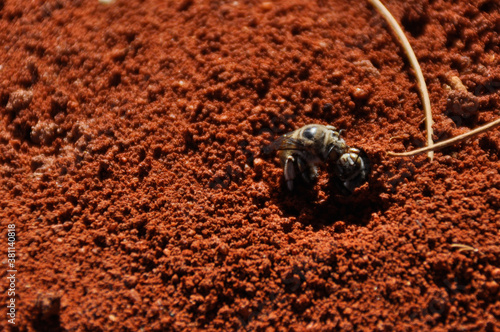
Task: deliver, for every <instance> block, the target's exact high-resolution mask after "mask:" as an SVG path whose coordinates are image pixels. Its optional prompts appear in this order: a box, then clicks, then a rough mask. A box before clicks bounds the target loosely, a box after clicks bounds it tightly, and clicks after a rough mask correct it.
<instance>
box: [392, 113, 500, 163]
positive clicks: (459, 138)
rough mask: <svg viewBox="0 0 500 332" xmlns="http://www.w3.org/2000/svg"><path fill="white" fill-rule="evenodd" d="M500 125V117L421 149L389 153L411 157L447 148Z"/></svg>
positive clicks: (394, 155) (395, 155)
mask: <svg viewBox="0 0 500 332" xmlns="http://www.w3.org/2000/svg"><path fill="white" fill-rule="evenodd" d="M499 125H500V118H498V119H496V120H494V121H491V122H489V123H487V124H485V125H483V126H481V127H478V128H476V129H474V130H471V131H469V132H468V133H465V134H462V135H458V136H455V137H452V138H450V139H447V140H445V141H442V142H439V143H436V144H434V145H432V146H426V147H425V148H421V149H417V150H413V151H408V152H400V153H398V152H388V153H387V155H389V156H393V157H409V156H415V155H417V154H420V153H424V152H427V151H430V150H432V151H435V150H439V149H442V148H445V147H447V146H450V145H453V144H455V143H458V142H460V141H464V140H466V139H468V138H470V137H472V136H475V135H478V134H480V133H482V132H484V131H487V130H489V129H492V128H495V127H497V126H499Z"/></svg>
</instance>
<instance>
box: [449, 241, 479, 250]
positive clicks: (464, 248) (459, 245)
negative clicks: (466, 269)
mask: <svg viewBox="0 0 500 332" xmlns="http://www.w3.org/2000/svg"><path fill="white" fill-rule="evenodd" d="M451 247H452V248H454V249H455V248H456V249H458V252H462V251H473V252H479V249H477V248H474V247H471V246H468V245H466V244H460V243H453V244H452V245H451Z"/></svg>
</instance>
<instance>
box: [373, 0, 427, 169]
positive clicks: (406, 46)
mask: <svg viewBox="0 0 500 332" xmlns="http://www.w3.org/2000/svg"><path fill="white" fill-rule="evenodd" d="M368 1H369V2H370V3H371V4H372V5H373V7H375V9H376V10H377V11H378V12H379V13H380V14H381V15H382V16H383V17H384V19H385V20H386V21H387V23H388V24H389V26H390V27H391V28H392V30H393V31H394V33H395V34H396V36H397V38H398V40H399V42H400V43H401V47H402V48H403V50H404V51H405V53H406V55H407V56H408V60H409V61H410V65H411V66H412V68H413V70H414V71H415V75H416V76H417V83H418V88H419V90H420V96H421V98H422V105H423V107H424V114H425V127H426V130H427V147H428V148H429V150H427V151H428V153H427V156H428V157H429V159H430V160H431V161H432V159H433V157H434V150H433V149H432V146H433V145H434V142H433V140H432V134H433V130H432V124H433V121H432V112H431V101H430V99H429V93H428V91H427V85H426V84H425V79H424V75H423V74H422V69H420V65H419V64H418V60H417V57H416V56H415V53H414V52H413V49H412V48H411V45H410V43H409V42H408V39H407V38H406V36H405V34H404V32H403V30H402V29H401V27H400V26H399V24H398V22H397V21H396V19H394V17H393V16H392V14H391V13H390V12H389V10H387V8H386V7H385V6H384V5H383V4H382V3H381V2H380V1H379V0H368Z"/></svg>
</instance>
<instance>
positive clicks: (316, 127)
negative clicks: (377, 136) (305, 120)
mask: <svg viewBox="0 0 500 332" xmlns="http://www.w3.org/2000/svg"><path fill="white" fill-rule="evenodd" d="M342 132H343V130H340V131H337V129H336V128H335V127H333V126H323V125H320V124H310V125H306V126H304V127H302V128H299V129H297V130H295V131H292V132H290V133H287V134H285V135H283V136H280V137H279V138H278V139H276V140H275V141H274V142H273V143H271V145H269V146H268V147H266V151H273V150H277V151H279V152H278V153H279V158H280V162H281V166H282V167H283V174H284V178H285V182H286V185H287V187H288V189H289V190H290V191H291V190H293V187H294V182H295V180H296V179H297V178H298V177H299V176H301V177H302V179H303V180H304V181H305V182H306V183H308V184H310V183H313V182H314V181H316V179H317V178H318V167H319V166H322V165H325V164H331V165H333V166H334V167H333V171H334V173H335V178H334V182H335V183H336V184H337V186H338V187H340V190H341V191H342V192H343V193H344V194H345V193H351V192H353V191H354V189H355V188H356V187H358V186H360V185H361V184H363V183H364V182H365V181H366V179H367V177H368V174H369V171H370V163H369V161H368V157H367V155H366V153H364V151H362V150H360V149H357V148H351V147H349V146H348V145H347V144H346V142H345V141H344V139H343V138H342V137H341V134H342Z"/></svg>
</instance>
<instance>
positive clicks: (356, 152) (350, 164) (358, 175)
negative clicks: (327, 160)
mask: <svg viewBox="0 0 500 332" xmlns="http://www.w3.org/2000/svg"><path fill="white" fill-rule="evenodd" d="M335 171H336V173H337V176H338V177H339V179H340V180H341V182H342V185H343V187H344V188H345V189H347V190H348V191H349V192H352V191H354V189H355V188H356V187H359V186H360V185H362V184H363V183H364V182H365V181H366V180H367V178H368V174H369V172H370V162H369V160H368V156H367V155H366V153H365V152H364V151H363V150H360V149H356V148H349V149H348V150H347V152H346V153H344V154H342V155H341V156H340V158H339V159H338V161H337V163H336V165H335Z"/></svg>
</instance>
